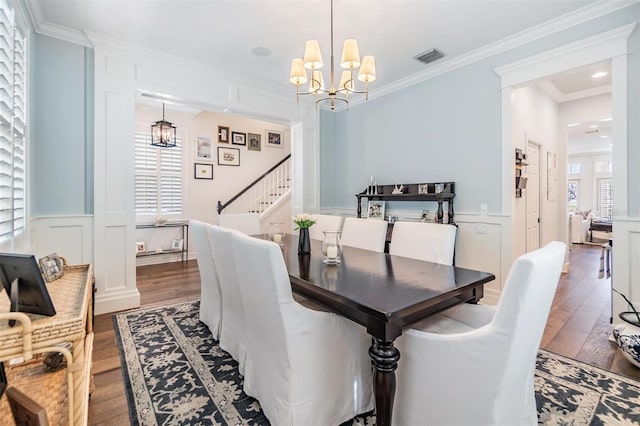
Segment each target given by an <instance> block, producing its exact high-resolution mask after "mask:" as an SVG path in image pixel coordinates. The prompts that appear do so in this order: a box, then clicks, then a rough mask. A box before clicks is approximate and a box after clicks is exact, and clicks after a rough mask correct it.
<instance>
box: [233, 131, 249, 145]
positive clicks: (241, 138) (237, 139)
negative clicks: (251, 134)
mask: <svg viewBox="0 0 640 426" xmlns="http://www.w3.org/2000/svg"><path fill="white" fill-rule="evenodd" d="M231 143H232V144H233V145H245V146H246V145H247V134H246V133H242V132H231Z"/></svg>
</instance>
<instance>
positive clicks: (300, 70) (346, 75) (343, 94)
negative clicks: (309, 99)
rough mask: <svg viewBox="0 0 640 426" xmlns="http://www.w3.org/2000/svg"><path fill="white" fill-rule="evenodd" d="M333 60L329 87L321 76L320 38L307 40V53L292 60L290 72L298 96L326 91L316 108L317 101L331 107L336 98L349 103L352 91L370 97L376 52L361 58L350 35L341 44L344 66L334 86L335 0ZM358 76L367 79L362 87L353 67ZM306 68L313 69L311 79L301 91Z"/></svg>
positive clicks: (342, 65) (297, 97) (305, 78)
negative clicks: (358, 82) (359, 86)
mask: <svg viewBox="0 0 640 426" xmlns="http://www.w3.org/2000/svg"><path fill="white" fill-rule="evenodd" d="M330 48H331V63H330V67H331V68H330V69H329V88H328V89H327V88H325V85H324V79H323V77H322V72H321V71H320V68H322V65H323V62H322V53H321V52H320V43H319V42H318V40H307V42H306V44H305V48H304V57H303V58H295V59H294V60H293V61H292V62H291V72H290V73H289V81H290V82H291V84H294V85H295V86H296V99H297V100H298V102H299V101H300V95H309V94H314V95H316V96H317V95H326V96H325V97H321V98H318V100H316V109H317V107H318V104H319V103H320V102H323V101H329V105H330V107H331V110H334V109H335V107H336V101H341V102H344V104H345V105H346V106H347V108H348V107H349V96H350V95H351V94H353V93H363V94H364V95H365V100H367V99H369V83H370V82H372V81H374V80H375V79H376V62H375V58H374V57H373V56H370V55H367V56H364V57H363V58H362V62H360V52H359V51H358V42H357V41H356V40H355V39H347V40H345V41H344V46H343V48H342V57H341V59H340V66H341V67H342V68H343V69H344V71H342V75H341V77H340V82H339V84H338V86H337V87H336V86H335V82H336V79H335V76H334V68H333V64H334V59H333V0H331V46H330ZM358 67H359V68H360V69H359V71H358V80H360V81H362V82H363V83H364V88H363V89H360V90H359V89H356V87H355V82H354V71H355V70H356V69H357V68H358ZM307 69H309V70H311V76H310V77H311V81H310V83H309V90H308V91H306V92H304V91H302V92H301V91H300V86H301V85H303V84H305V83H306V82H307V80H308V77H307Z"/></svg>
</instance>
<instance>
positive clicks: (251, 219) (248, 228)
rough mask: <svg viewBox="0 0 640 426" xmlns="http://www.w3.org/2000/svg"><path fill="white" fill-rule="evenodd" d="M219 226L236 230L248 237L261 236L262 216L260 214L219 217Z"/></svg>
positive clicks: (234, 214) (223, 215)
mask: <svg viewBox="0 0 640 426" xmlns="http://www.w3.org/2000/svg"><path fill="white" fill-rule="evenodd" d="M218 225H219V226H222V227H224V228H230V229H235V230H236V231H240V232H242V233H245V234H247V235H256V234H260V233H261V232H262V231H261V228H260V215H259V214H258V213H228V214H221V215H218Z"/></svg>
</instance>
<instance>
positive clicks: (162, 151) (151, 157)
mask: <svg viewBox="0 0 640 426" xmlns="http://www.w3.org/2000/svg"><path fill="white" fill-rule="evenodd" d="M135 168H136V178H135V179H136V214H137V215H145V214H156V213H159V212H162V213H163V214H181V213H182V138H180V137H178V138H176V146H175V147H173V148H158V147H155V146H152V145H151V131H150V127H147V126H145V127H144V128H143V126H138V129H137V131H136V133H135Z"/></svg>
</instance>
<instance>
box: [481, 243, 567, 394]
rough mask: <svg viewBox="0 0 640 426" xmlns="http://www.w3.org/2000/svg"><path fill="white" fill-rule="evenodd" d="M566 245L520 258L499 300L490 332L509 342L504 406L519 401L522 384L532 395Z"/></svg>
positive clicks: (545, 249)
mask: <svg viewBox="0 0 640 426" xmlns="http://www.w3.org/2000/svg"><path fill="white" fill-rule="evenodd" d="M565 253H566V244H564V243H562V242H559V241H552V242H550V243H549V244H547V245H546V246H544V247H542V248H540V249H538V250H534V251H532V252H529V253H526V254H524V255H522V256H520V257H519V258H518V259H516V261H515V262H514V264H513V266H512V267H511V270H510V271H509V275H508V276H507V280H506V282H505V285H504V289H503V291H502V295H501V296H500V301H499V302H498V306H497V308H496V313H495V316H494V318H493V322H492V328H493V329H494V330H495V333H496V334H497V335H501V336H504V337H506V338H507V339H508V341H509V345H508V348H509V349H508V353H507V354H506V364H505V365H504V374H503V376H502V384H501V385H500V388H499V389H500V393H501V396H500V398H498V399H497V401H500V403H502V404H504V405H509V404H511V406H517V405H514V404H516V403H518V401H519V400H520V399H522V398H529V397H531V398H533V396H532V395H526V396H525V395H523V391H522V390H523V386H522V383H523V381H531V386H529V387H527V388H526V391H529V393H532V392H533V376H534V370H535V360H536V357H537V354H538V349H539V347H540V342H541V340H542V335H543V333H544V329H545V326H546V323H547V319H548V317H549V311H550V310H551V304H552V303H553V298H554V296H555V293H556V288H557V286H558V281H559V279H560V273H561V270H562V264H563V263H564V258H565Z"/></svg>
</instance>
